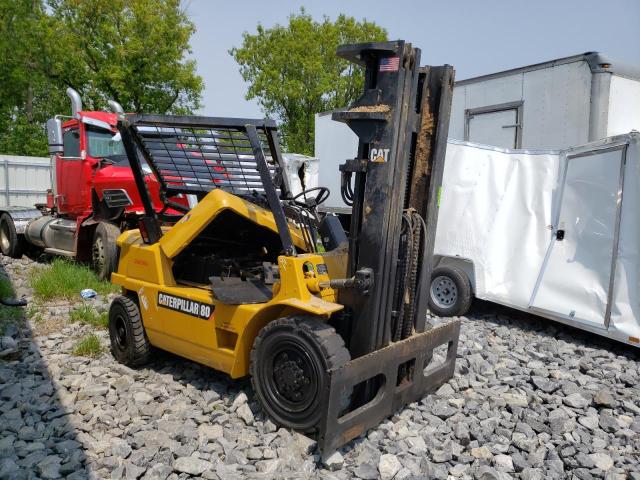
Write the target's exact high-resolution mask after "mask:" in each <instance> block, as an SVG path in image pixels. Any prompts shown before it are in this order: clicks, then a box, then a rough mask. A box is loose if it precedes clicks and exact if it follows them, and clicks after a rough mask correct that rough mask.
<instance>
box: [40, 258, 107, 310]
mask: <svg viewBox="0 0 640 480" xmlns="http://www.w3.org/2000/svg"><path fill="white" fill-rule="evenodd" d="M31 287H32V288H33V290H34V293H35V295H36V297H38V298H40V299H43V300H50V299H53V298H78V297H79V296H80V290H82V289H83V288H92V289H93V290H95V291H96V292H98V293H99V294H100V295H107V294H109V293H115V292H118V291H119V287H117V286H116V285H112V284H111V283H109V282H105V281H103V280H99V279H98V276H97V275H96V274H95V273H94V272H93V271H92V270H91V269H90V268H89V267H87V266H84V265H79V264H77V263H72V262H70V261H69V260H65V259H61V258H56V259H54V260H53V262H51V265H49V266H48V267H46V268H41V269H37V270H36V271H35V272H34V273H33V276H32V277H31Z"/></svg>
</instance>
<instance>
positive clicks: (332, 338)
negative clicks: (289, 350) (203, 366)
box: [249, 315, 351, 432]
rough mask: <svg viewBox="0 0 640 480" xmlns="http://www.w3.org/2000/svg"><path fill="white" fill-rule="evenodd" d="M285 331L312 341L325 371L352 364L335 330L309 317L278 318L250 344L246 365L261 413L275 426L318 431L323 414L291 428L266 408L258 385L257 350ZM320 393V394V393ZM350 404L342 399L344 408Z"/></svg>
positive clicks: (314, 414)
mask: <svg viewBox="0 0 640 480" xmlns="http://www.w3.org/2000/svg"><path fill="white" fill-rule="evenodd" d="M279 329H285V330H287V329H288V330H290V331H292V332H294V333H295V334H296V335H302V336H304V337H305V338H307V339H311V340H312V341H313V342H314V343H315V344H316V345H317V346H318V347H319V349H320V351H321V352H322V356H323V358H324V361H325V365H324V367H325V371H326V370H330V369H333V368H337V367H339V366H341V365H344V364H345V363H347V362H348V361H350V360H351V354H350V353H349V350H347V348H346V347H345V344H344V340H343V339H342V337H341V336H340V335H339V334H338V333H337V332H336V331H335V329H334V328H333V327H332V326H331V325H329V324H327V323H326V322H324V321H323V320H321V319H319V318H317V317H314V316H311V315H294V316H290V317H283V318H278V319H276V320H273V321H271V322H270V323H268V324H267V325H265V326H264V327H263V328H262V330H260V333H259V334H258V335H257V336H256V338H255V340H254V342H253V348H252V349H251V357H250V364H249V373H250V375H251V385H252V387H253V390H254V392H255V394H256V397H257V399H258V402H259V403H260V405H261V406H262V410H263V411H264V412H265V413H266V414H267V415H268V416H269V417H270V418H271V419H272V420H273V421H274V422H275V423H276V424H278V425H281V426H284V427H287V428H293V429H296V430H301V431H305V432H313V431H315V430H316V429H317V428H318V426H319V425H318V424H319V422H320V419H321V414H322V411H321V409H320V408H318V409H317V410H316V411H315V412H314V413H313V415H312V416H311V418H310V419H309V420H308V421H307V423H306V425H301V424H300V423H297V424H293V423H291V422H288V421H286V419H284V418H282V417H280V416H279V415H276V414H274V412H273V410H272V408H271V406H270V405H268V404H266V402H267V399H266V398H265V396H264V394H263V392H262V388H261V386H260V385H259V381H258V375H257V370H256V369H257V368H259V365H260V361H261V359H260V353H261V352H260V347H261V344H262V342H263V340H264V339H265V338H266V337H268V336H269V335H271V334H272V333H273V332H275V331H277V330H279ZM327 380H328V377H325V379H324V381H327ZM320 391H322V390H320ZM350 400H351V394H350V393H349V394H347V395H345V399H344V401H343V403H344V408H347V407H348V406H349V402H350Z"/></svg>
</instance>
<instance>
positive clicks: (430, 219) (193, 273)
mask: <svg viewBox="0 0 640 480" xmlns="http://www.w3.org/2000/svg"><path fill="white" fill-rule="evenodd" d="M338 54H339V55H341V56H343V57H345V58H347V59H350V60H352V61H355V62H357V63H360V64H362V65H363V66H364V67H365V68H366V73H365V78H366V80H365V92H364V94H363V96H362V97H361V98H360V99H359V100H358V101H356V103H355V104H354V105H352V106H351V107H350V108H349V109H348V110H345V111H341V112H337V113H336V114H334V118H335V119H337V120H340V121H345V122H346V123H348V124H349V126H350V127H351V128H352V129H353V130H354V131H355V132H356V134H358V136H359V138H360V141H359V148H358V152H359V153H358V159H353V160H347V161H346V162H345V164H344V165H342V166H341V168H340V170H341V171H342V178H343V181H342V185H343V188H342V192H341V194H342V195H343V198H345V199H346V200H347V201H348V203H349V204H350V205H352V209H353V214H352V218H351V226H350V230H349V232H350V235H349V238H348V239H347V238H346V235H345V234H344V231H343V230H342V227H341V226H340V224H339V222H338V221H337V218H336V217H332V216H329V215H327V216H324V217H323V218H320V217H319V215H318V211H317V207H318V205H319V204H321V203H322V202H323V201H324V200H326V198H327V197H328V194H329V192H328V190H327V189H326V188H324V187H318V188H314V189H309V190H306V191H304V192H302V193H301V194H300V195H297V196H295V197H293V196H292V195H291V192H290V189H289V186H288V181H287V178H286V176H285V175H284V174H283V172H284V169H283V168H282V155H281V152H280V148H279V144H278V137H277V131H276V126H275V122H273V121H272V120H250V119H232V118H212V117H195V116H163V115H123V116H122V117H121V119H120V122H119V125H118V128H119V130H120V133H121V136H122V140H123V142H124V145H125V149H126V151H127V155H128V157H129V160H130V162H131V167H132V170H133V173H134V177H135V180H136V185H137V187H138V189H139V191H140V194H141V198H142V203H143V205H144V207H145V215H144V217H143V218H142V220H141V221H140V229H139V230H138V231H136V230H134V231H129V232H126V233H124V234H122V235H121V236H120V238H119V239H118V246H119V247H120V261H119V265H118V270H117V272H116V273H114V274H113V275H112V278H111V279H112V282H113V283H115V284H118V285H120V286H122V289H123V296H122V297H118V298H117V299H115V300H114V301H113V303H112V305H111V308H110V313H109V332H110V337H111V349H112V352H113V354H114V356H115V357H116V358H117V359H118V360H119V361H121V362H123V363H126V364H128V365H131V366H138V365H141V364H143V363H144V362H145V361H147V360H148V358H149V355H150V351H151V350H150V348H151V346H155V347H159V348H161V349H165V350H168V351H171V352H173V353H176V354H178V355H181V356H184V357H186V358H189V359H191V360H194V361H196V362H199V363H203V364H205V365H208V366H211V367H213V368H215V369H217V370H220V371H223V372H226V373H228V374H229V375H230V376H231V377H232V378H238V377H242V376H246V375H251V381H252V385H253V388H254V390H255V393H256V397H257V399H258V401H259V403H260V404H261V406H262V408H263V410H264V411H265V412H266V413H267V414H268V415H269V416H270V417H271V418H272V419H273V420H274V421H275V422H276V423H278V424H280V425H282V426H285V427H290V428H294V429H297V430H301V431H304V432H313V433H315V434H316V436H317V439H318V446H319V449H320V451H321V452H322V453H323V454H327V453H330V452H332V451H334V450H335V449H336V448H338V447H340V446H341V445H343V444H344V443H346V442H348V441H349V440H351V439H353V438H356V437H357V436H359V435H361V434H363V433H364V432H365V431H366V430H367V429H368V428H370V427H372V426H375V425H376V424H377V423H379V422H380V421H381V420H382V419H383V418H384V417H386V416H388V415H390V414H392V413H393V412H394V411H395V410H397V409H398V408H400V407H402V406H403V405H404V404H406V403H408V402H413V401H417V400H419V399H420V398H422V397H423V396H424V395H425V394H426V393H428V392H431V391H433V390H435V389H437V388H438V387H439V386H440V385H441V384H442V383H444V382H445V381H446V380H447V379H449V378H450V377H451V376H452V375H453V372H454V365H455V358H456V351H457V343H458V336H459V328H460V324H459V321H453V322H450V323H448V324H444V325H441V326H438V327H434V328H429V325H427V323H426V298H425V297H426V295H424V294H423V289H424V288H425V287H426V286H427V285H428V282H427V281H426V279H428V278H429V277H430V272H431V253H432V249H433V238H434V232H433V228H434V227H435V224H436V222H435V219H436V215H437V204H436V198H437V195H436V190H437V185H439V182H440V179H441V176H442V166H443V165H442V164H443V161H444V149H445V148H446V137H447V129H448V120H449V111H450V103H451V93H452V84H453V69H452V68H451V67H450V66H443V67H423V68H420V67H418V65H419V60H420V50H419V49H414V48H412V47H411V45H410V44H406V43H405V42H403V41H396V42H384V43H371V44H360V45H347V46H344V47H341V48H340V49H339V51H338ZM140 158H143V159H144V161H145V162H146V164H147V165H148V166H149V167H150V169H151V173H149V172H148V170H145V169H143V165H142V163H141V159H140ZM148 174H153V175H154V176H155V177H156V178H157V180H158V182H159V183H160V185H161V197H162V199H163V201H164V203H165V209H164V210H162V211H160V212H157V211H156V210H155V209H154V208H153V205H152V202H151V197H150V195H149V192H148V191H147V187H146V183H145V180H144V179H145V175H148ZM336 174H337V172H336ZM176 196H177V197H178V198H179V197H180V196H187V197H188V198H189V205H191V206H192V207H191V208H190V209H189V208H185V206H184V205H183V204H176V203H174V202H172V201H170V200H168V199H169V198H172V197H174V198H175V197H176ZM168 209H173V210H181V211H182V212H183V213H184V216H183V217H182V218H181V219H180V220H179V221H178V222H177V223H175V224H174V225H173V226H171V227H166V226H163V215H164V212H165V211H166V210H168ZM437 347H442V349H444V350H445V352H444V355H442V356H441V357H440V358H439V359H438V360H439V361H438V362H436V357H438V355H436V354H434V351H436V349H437ZM436 363H437V364H436Z"/></svg>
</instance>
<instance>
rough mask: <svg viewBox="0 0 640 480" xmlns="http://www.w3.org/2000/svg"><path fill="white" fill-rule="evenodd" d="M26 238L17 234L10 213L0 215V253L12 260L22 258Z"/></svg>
mask: <svg viewBox="0 0 640 480" xmlns="http://www.w3.org/2000/svg"><path fill="white" fill-rule="evenodd" d="M23 250H24V238H23V237H22V236H20V235H18V232H16V226H15V224H14V223H13V218H11V215H9V214H8V213H3V214H2V215H0V251H2V254H3V255H5V256H7V257H11V258H20V257H22V252H23Z"/></svg>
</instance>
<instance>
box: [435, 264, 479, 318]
mask: <svg viewBox="0 0 640 480" xmlns="http://www.w3.org/2000/svg"><path fill="white" fill-rule="evenodd" d="M472 300H473V292H472V290H471V281H470V280H469V277H468V276H467V274H466V273H465V272H464V271H463V270H462V269H460V268H458V267H438V268H436V269H434V270H433V273H432V274H431V284H430V286H429V309H430V310H431V312H432V313H435V314H436V315H438V316H439V317H458V316H460V315H464V314H465V313H467V312H468V311H469V308H470V307H471V301H472Z"/></svg>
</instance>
